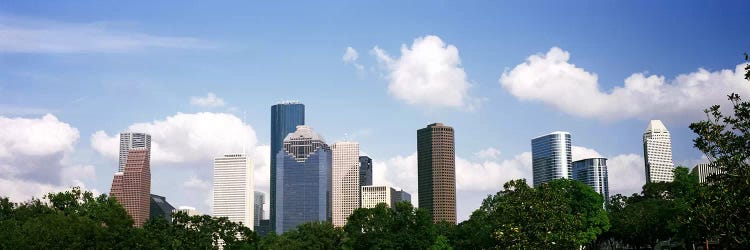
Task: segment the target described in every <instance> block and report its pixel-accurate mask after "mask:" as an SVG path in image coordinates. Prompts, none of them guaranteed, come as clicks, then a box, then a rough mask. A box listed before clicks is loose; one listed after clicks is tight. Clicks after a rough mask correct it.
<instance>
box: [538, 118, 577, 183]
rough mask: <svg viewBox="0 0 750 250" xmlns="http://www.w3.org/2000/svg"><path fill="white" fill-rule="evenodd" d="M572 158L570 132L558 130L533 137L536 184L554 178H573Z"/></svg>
mask: <svg viewBox="0 0 750 250" xmlns="http://www.w3.org/2000/svg"><path fill="white" fill-rule="evenodd" d="M572 160H573V155H572V152H571V146H570V133H568V132H561V131H558V132H552V133H550V134H547V135H543V136H539V137H537V138H534V139H532V140H531V165H532V168H533V174H534V186H535V187H537V186H539V185H541V184H542V183H545V182H548V181H551V180H554V179H560V178H568V179H570V178H572V177H573V173H572V172H573V169H572Z"/></svg>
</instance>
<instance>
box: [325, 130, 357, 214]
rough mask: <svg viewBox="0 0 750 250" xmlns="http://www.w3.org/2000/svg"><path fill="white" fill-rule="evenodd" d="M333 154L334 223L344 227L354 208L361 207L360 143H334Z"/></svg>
mask: <svg viewBox="0 0 750 250" xmlns="http://www.w3.org/2000/svg"><path fill="white" fill-rule="evenodd" d="M331 154H332V156H333V161H332V165H333V170H332V177H331V180H332V182H333V183H332V189H333V190H332V191H333V198H332V199H333V202H332V206H333V211H332V212H333V225H334V226H337V227H343V226H344V225H345V224H346V219H347V218H349V215H351V214H352V212H354V209H357V208H359V143H356V142H337V143H334V144H333V145H331Z"/></svg>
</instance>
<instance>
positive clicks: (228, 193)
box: [213, 154, 255, 229]
mask: <svg viewBox="0 0 750 250" xmlns="http://www.w3.org/2000/svg"><path fill="white" fill-rule="evenodd" d="M253 194H254V185H253V165H252V164H251V163H250V160H249V159H248V158H247V156H246V155H245V154H225V155H223V156H220V157H216V158H214V197H213V216H214V217H227V218H228V219H229V220H230V221H232V222H235V223H242V224H243V225H245V226H246V227H248V228H250V229H253V226H254V225H255V223H254V219H253V217H254V214H253V210H254V207H253Z"/></svg>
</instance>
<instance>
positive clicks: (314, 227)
mask: <svg viewBox="0 0 750 250" xmlns="http://www.w3.org/2000/svg"><path fill="white" fill-rule="evenodd" d="M343 240H344V231H343V230H342V229H341V228H336V227H334V226H333V224H331V223H330V222H308V223H304V224H301V225H299V226H297V228H296V229H294V230H291V231H288V232H285V233H284V234H282V235H281V236H277V235H276V234H275V233H272V234H270V235H268V236H266V237H265V238H264V239H263V240H262V241H261V244H260V246H261V248H262V249H341V247H342V244H343Z"/></svg>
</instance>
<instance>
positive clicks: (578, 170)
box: [573, 158, 609, 202]
mask: <svg viewBox="0 0 750 250" xmlns="http://www.w3.org/2000/svg"><path fill="white" fill-rule="evenodd" d="M573 179H575V180H578V181H580V182H583V183H585V184H586V185H589V186H590V187H591V188H593V189H594V191H596V192H597V193H599V194H601V195H602V197H603V198H604V201H605V202H607V201H609V177H608V176H607V158H589V159H583V160H578V161H574V162H573Z"/></svg>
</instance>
